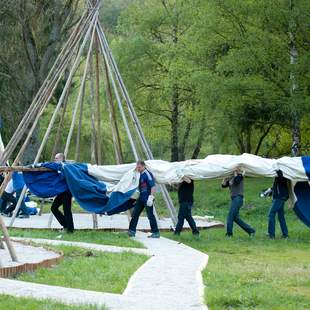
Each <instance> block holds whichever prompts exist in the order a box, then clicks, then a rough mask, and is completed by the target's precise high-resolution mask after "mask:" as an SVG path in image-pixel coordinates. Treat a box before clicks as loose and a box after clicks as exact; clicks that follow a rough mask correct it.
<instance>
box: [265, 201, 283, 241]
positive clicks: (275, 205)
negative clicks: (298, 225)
mask: <svg viewBox="0 0 310 310" xmlns="http://www.w3.org/2000/svg"><path fill="white" fill-rule="evenodd" d="M284 203H285V200H283V199H273V201H272V206H271V209H270V211H269V221H268V234H269V236H270V237H272V238H274V237H275V226H276V214H277V213H278V219H279V223H280V227H281V231H282V235H283V237H287V236H288V230H287V226H286V221H285V217H284Z"/></svg>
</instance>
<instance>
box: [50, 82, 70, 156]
mask: <svg viewBox="0 0 310 310" xmlns="http://www.w3.org/2000/svg"><path fill="white" fill-rule="evenodd" d="M70 86H71V85H70ZM68 98H69V92H67V94H66V98H65V100H64V105H63V108H62V113H61V116H60V120H59V124H58V127H57V132H56V137H55V144H54V147H53V151H52V156H51V160H54V157H55V155H56V153H57V150H58V148H59V142H60V134H61V131H62V130H63V128H64V122H65V114H66V111H67V106H68Z"/></svg>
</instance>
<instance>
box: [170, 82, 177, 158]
mask: <svg viewBox="0 0 310 310" xmlns="http://www.w3.org/2000/svg"><path fill="white" fill-rule="evenodd" d="M178 160H179V89H178V86H177V85H176V84H174V85H173V88H172V101H171V161H178Z"/></svg>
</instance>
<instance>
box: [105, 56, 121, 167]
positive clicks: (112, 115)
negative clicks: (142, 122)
mask: <svg viewBox="0 0 310 310" xmlns="http://www.w3.org/2000/svg"><path fill="white" fill-rule="evenodd" d="M103 66H104V77H105V88H106V97H107V103H108V104H107V105H108V109H109V119H110V124H111V129H112V138H113V142H114V144H113V146H114V152H115V158H116V162H117V163H118V164H123V163H124V158H123V151H122V144H121V139H120V135H119V130H118V125H117V120H116V114H115V107H114V103H113V96H112V90H111V84H110V80H109V74H108V68H107V64H106V62H105V60H104V61H103Z"/></svg>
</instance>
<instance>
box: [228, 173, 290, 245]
mask: <svg viewBox="0 0 310 310" xmlns="http://www.w3.org/2000/svg"><path fill="white" fill-rule="evenodd" d="M243 182H244V177H243V175H242V172H241V171H240V170H239V169H238V170H236V171H235V172H234V175H233V176H231V177H229V178H224V179H223V182H222V187H223V188H225V187H229V189H230V196H231V204H230V210H229V213H228V216H227V225H226V231H227V232H226V236H227V237H232V235H233V223H234V222H235V223H236V224H238V225H239V226H240V227H241V228H242V229H243V230H244V231H246V232H247V233H248V234H249V236H254V235H255V229H254V228H253V227H251V226H250V225H248V224H247V223H245V222H244V221H243V220H242V219H241V218H240V216H239V210H240V208H241V207H242V206H243V198H244V196H243V192H244V190H243ZM288 186H289V184H288V179H286V178H285V177H284V176H283V173H282V171H281V170H278V171H277V177H275V179H274V182H273V186H272V206H271V208H270V211H269V215H268V236H269V238H270V239H274V238H275V223H276V216H277V215H278V219H279V223H280V228H281V231H282V238H288V229H287V225H286V220H285V216H284V204H285V202H286V201H287V200H288V198H289V190H288Z"/></svg>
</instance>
